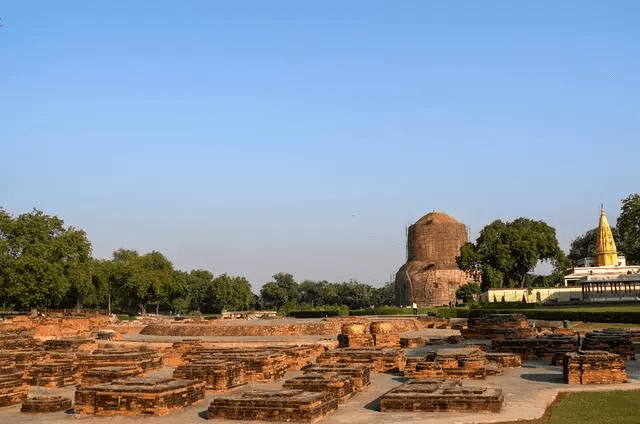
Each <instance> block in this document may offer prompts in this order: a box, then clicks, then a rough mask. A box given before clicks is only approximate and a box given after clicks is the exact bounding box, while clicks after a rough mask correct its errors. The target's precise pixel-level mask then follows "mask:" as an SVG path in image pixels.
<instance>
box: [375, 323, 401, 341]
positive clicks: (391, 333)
mask: <svg viewBox="0 0 640 424" xmlns="http://www.w3.org/2000/svg"><path fill="white" fill-rule="evenodd" d="M369 331H370V333H371V337H372V338H373V345H374V346H378V347H398V346H400V335H399V334H398V329H397V328H396V327H394V325H393V324H392V323H391V322H389V321H374V322H372V323H371V326H370V330H369Z"/></svg>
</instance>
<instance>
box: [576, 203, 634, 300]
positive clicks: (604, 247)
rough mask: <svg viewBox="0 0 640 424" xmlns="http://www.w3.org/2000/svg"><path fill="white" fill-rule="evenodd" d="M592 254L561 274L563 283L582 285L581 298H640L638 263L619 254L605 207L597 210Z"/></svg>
mask: <svg viewBox="0 0 640 424" xmlns="http://www.w3.org/2000/svg"><path fill="white" fill-rule="evenodd" d="M595 253H596V255H595V257H588V258H584V259H580V260H579V261H578V262H577V265H578V266H576V267H573V268H571V269H570V270H569V271H568V272H567V274H566V275H565V276H564V282H565V286H581V289H582V296H581V298H582V301H587V302H602V301H635V300H638V299H639V298H640V266H637V265H636V266H627V263H626V260H625V257H624V256H621V255H618V252H617V250H616V244H615V241H614V239H613V234H612V232H611V228H610V227H609V222H608V221H607V216H606V215H605V212H604V208H602V209H601V211H600V222H599V223H598V239H597V242H596V252H595Z"/></svg>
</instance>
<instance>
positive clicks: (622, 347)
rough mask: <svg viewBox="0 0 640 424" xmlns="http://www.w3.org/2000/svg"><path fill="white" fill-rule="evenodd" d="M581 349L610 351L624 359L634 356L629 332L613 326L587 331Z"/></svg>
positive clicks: (630, 359) (630, 358)
mask: <svg viewBox="0 0 640 424" xmlns="http://www.w3.org/2000/svg"><path fill="white" fill-rule="evenodd" d="M582 350H602V351H606V352H611V353H615V354H618V355H620V356H621V357H622V358H623V359H624V360H626V361H632V360H634V359H635V358H636V357H635V351H634V350H633V343H632V341H631V336H630V334H629V332H627V331H624V330H618V329H615V328H613V329H606V330H596V331H592V332H590V333H587V335H586V336H585V338H584V341H583V342H582Z"/></svg>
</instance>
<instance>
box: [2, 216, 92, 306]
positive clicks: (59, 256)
mask: <svg viewBox="0 0 640 424" xmlns="http://www.w3.org/2000/svg"><path fill="white" fill-rule="evenodd" d="M90 255H91V244H90V243H89V241H88V240H87V237H86V234H85V233H84V231H81V230H78V229H75V228H73V227H69V228H65V227H64V222H63V221H62V220H61V219H60V218H58V217H55V216H49V215H45V214H44V213H43V212H41V211H38V210H36V209H34V210H33V211H32V212H29V213H25V214H22V215H20V216H18V217H17V218H14V217H12V216H11V215H10V214H8V213H7V212H6V211H4V210H3V209H0V296H1V297H2V300H3V302H5V303H6V302H7V301H8V300H16V301H17V302H18V303H19V304H20V305H22V306H24V307H36V306H40V307H56V306H58V305H59V304H60V302H61V301H62V299H63V298H64V297H65V295H67V293H68V292H69V291H70V290H73V293H74V295H75V297H76V298H77V300H78V303H79V302H80V301H81V299H82V297H83V296H86V297H87V298H90V297H91V296H93V295H94V292H93V286H92V284H91V258H90Z"/></svg>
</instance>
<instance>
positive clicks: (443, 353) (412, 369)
mask: <svg viewBox="0 0 640 424" xmlns="http://www.w3.org/2000/svg"><path fill="white" fill-rule="evenodd" d="M501 372H502V367H501V366H500V365H499V364H497V363H494V362H489V361H487V360H486V358H485V354H484V352H483V351H482V350H480V349H476V348H452V349H440V350H438V351H437V352H431V353H429V354H428V355H427V356H425V357H410V358H408V359H407V365H406V367H405V369H404V372H403V374H404V376H405V377H408V378H441V379H455V380H458V379H476V380H478V379H484V378H486V377H487V375H496V374H499V373H501Z"/></svg>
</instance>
